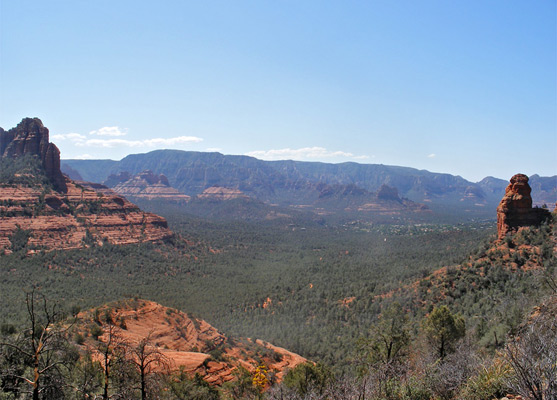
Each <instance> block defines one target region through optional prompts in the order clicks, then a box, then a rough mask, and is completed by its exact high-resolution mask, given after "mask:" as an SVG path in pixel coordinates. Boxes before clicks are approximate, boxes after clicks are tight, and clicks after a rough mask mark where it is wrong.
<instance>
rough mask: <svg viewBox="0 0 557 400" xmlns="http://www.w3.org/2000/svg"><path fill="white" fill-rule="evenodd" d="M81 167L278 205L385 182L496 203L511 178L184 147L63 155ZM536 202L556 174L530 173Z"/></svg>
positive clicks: (67, 163) (97, 177) (99, 175)
mask: <svg viewBox="0 0 557 400" xmlns="http://www.w3.org/2000/svg"><path fill="white" fill-rule="evenodd" d="M66 168H67V169H68V170H70V169H71V170H74V171H77V172H78V173H79V174H81V175H82V176H83V178H84V179H85V180H90V181H95V182H102V181H104V180H105V179H106V178H107V177H108V175H110V174H115V173H119V172H122V171H127V172H130V173H131V174H137V173H139V172H141V171H143V170H145V169H149V170H152V171H153V172H154V173H156V174H164V175H165V176H167V177H168V180H169V182H170V185H171V186H173V187H175V188H177V189H178V190H180V191H181V192H183V193H185V194H187V195H190V196H195V195H198V194H200V193H202V192H203V191H204V190H205V189H207V188H209V187H212V186H220V187H228V188H231V189H238V190H240V191H242V192H243V193H245V194H247V195H249V196H251V197H254V198H256V199H259V200H261V201H265V202H268V203H273V204H279V205H283V206H284V205H291V204H298V205H300V204H306V203H307V202H311V201H315V200H316V199H318V198H319V193H320V190H319V189H318V187H319V185H321V186H322V185H323V184H325V185H354V186H356V187H358V188H360V189H363V190H366V191H368V192H377V191H378V190H379V189H380V188H381V186H382V185H388V186H390V187H393V188H396V189H397V190H398V193H399V194H400V196H401V198H407V199H410V200H412V201H414V202H423V203H426V204H431V205H442V206H457V205H458V206H459V207H467V208H471V209H482V208H489V209H495V208H496V206H497V204H498V202H499V200H500V199H501V196H502V195H503V194H504V189H505V186H506V181H505V180H502V179H497V178H486V179H484V180H482V181H480V182H478V183H473V182H469V181H467V180H466V179H464V178H462V177H460V176H453V175H450V174H442V173H433V172H429V171H426V170H418V169H414V168H409V167H399V166H388V165H382V164H358V163H354V162H347V163H342V164H327V163H320V162H303V161H291V160H290V161H263V160H259V159H256V158H253V157H248V156H238V155H223V154H220V153H204V152H190V151H180V150H155V151H152V152H149V153H145V154H133V155H129V156H127V157H125V158H123V159H122V160H121V161H112V160H63V162H62V170H63V171H65V169H66ZM530 183H531V185H532V188H533V197H534V203H535V204H543V203H548V204H549V203H550V204H553V203H555V201H556V200H557V176H553V177H547V178H546V177H538V176H537V175H533V176H531V177H530Z"/></svg>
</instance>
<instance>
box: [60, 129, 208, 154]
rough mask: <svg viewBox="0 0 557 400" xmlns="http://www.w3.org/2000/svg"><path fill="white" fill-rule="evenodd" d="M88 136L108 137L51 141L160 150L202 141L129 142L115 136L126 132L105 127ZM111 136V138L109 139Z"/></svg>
mask: <svg viewBox="0 0 557 400" xmlns="http://www.w3.org/2000/svg"><path fill="white" fill-rule="evenodd" d="M89 134H90V135H97V136H109V137H107V138H104V137H100V138H95V137H94V138H88V136H85V135H81V134H79V133H66V134H61V135H52V136H51V139H52V140H54V141H69V142H71V143H72V144H73V145H75V146H77V147H97V148H105V149H109V148H110V149H112V148H118V147H121V148H124V147H132V148H140V147H146V148H161V147H172V146H180V145H184V144H191V143H199V142H202V141H203V139H202V138H199V137H195V136H176V137H170V138H161V137H157V138H151V139H144V140H129V139H123V138H119V137H117V136H124V135H126V134H127V130H121V129H120V128H118V127H117V126H106V127H104V128H100V129H97V130H94V131H91V132H89ZM110 136H112V137H110Z"/></svg>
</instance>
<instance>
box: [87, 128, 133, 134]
mask: <svg viewBox="0 0 557 400" xmlns="http://www.w3.org/2000/svg"><path fill="white" fill-rule="evenodd" d="M127 134H128V130H127V129H120V128H118V127H117V126H105V127H103V128H101V129H97V130H95V131H91V132H89V135H97V136H126V135H127Z"/></svg>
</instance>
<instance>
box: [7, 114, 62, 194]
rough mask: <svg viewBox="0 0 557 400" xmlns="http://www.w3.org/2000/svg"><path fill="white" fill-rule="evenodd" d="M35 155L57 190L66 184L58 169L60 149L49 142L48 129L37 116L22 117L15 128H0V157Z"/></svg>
mask: <svg viewBox="0 0 557 400" xmlns="http://www.w3.org/2000/svg"><path fill="white" fill-rule="evenodd" d="M26 155H33V156H37V157H38V158H39V159H40V160H41V162H42V165H43V167H44V169H45V172H46V175H47V177H48V178H49V179H50V181H51V182H52V184H53V186H54V188H55V189H56V190H57V191H59V192H64V193H65V192H66V191H67V186H66V181H65V179H64V176H63V175H62V172H61V171H60V150H58V147H56V145H55V144H54V143H50V142H49V136H48V129H47V128H45V127H44V125H43V123H42V122H41V120H40V119H38V118H24V119H23V120H22V121H21V122H20V123H19V124H18V125H17V126H16V127H15V128H12V129H10V130H9V131H7V132H6V131H4V130H3V129H2V128H0V158H9V157H11V158H17V157H22V156H26Z"/></svg>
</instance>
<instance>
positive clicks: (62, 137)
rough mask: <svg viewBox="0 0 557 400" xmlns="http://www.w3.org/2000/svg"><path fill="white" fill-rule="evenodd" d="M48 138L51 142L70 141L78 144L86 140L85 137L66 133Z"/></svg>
mask: <svg viewBox="0 0 557 400" xmlns="http://www.w3.org/2000/svg"><path fill="white" fill-rule="evenodd" d="M50 138H51V139H52V140H71V141H72V142H79V141H83V140H85V139H87V136H85V135H81V134H79V133H66V134H60V135H52V136H51V137H50Z"/></svg>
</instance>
